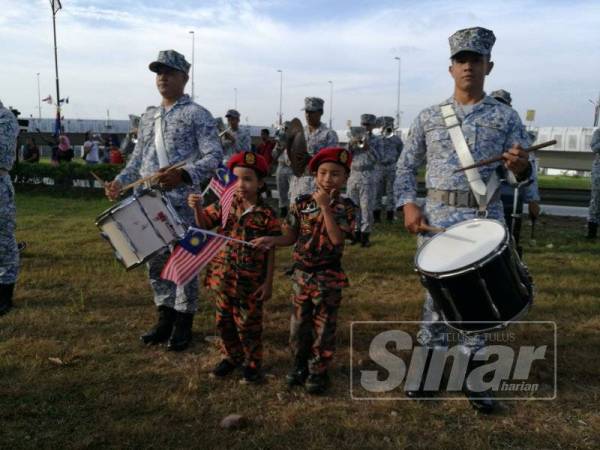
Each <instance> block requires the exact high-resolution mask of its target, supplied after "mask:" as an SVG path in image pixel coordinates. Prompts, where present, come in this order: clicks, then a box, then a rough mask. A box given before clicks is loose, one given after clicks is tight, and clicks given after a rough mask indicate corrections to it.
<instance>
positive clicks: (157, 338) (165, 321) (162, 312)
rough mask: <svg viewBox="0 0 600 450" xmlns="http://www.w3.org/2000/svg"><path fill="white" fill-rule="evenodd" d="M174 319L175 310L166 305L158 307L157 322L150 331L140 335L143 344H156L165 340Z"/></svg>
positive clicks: (169, 334)
mask: <svg viewBox="0 0 600 450" xmlns="http://www.w3.org/2000/svg"><path fill="white" fill-rule="evenodd" d="M174 321H175V310H174V309H173V308H169V307H168V306H159V307H158V322H157V323H156V325H155V326H154V328H152V329H151V330H150V331H148V332H147V333H146V334H144V335H142V336H140V339H141V341H142V342H143V343H144V344H148V345H156V344H160V343H161V342H167V340H168V339H169V336H171V331H172V329H173V322H174Z"/></svg>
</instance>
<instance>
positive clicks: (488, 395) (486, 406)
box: [462, 360, 498, 414]
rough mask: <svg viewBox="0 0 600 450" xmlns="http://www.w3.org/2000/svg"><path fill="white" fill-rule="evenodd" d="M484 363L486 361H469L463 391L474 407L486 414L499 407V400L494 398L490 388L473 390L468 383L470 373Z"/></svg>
mask: <svg viewBox="0 0 600 450" xmlns="http://www.w3.org/2000/svg"><path fill="white" fill-rule="evenodd" d="M482 364H485V363H484V362H482V361H473V360H471V361H470V362H469V366H468V367H467V373H466V374H465V381H464V382H463V387H462V391H463V394H465V396H466V397H467V398H468V399H469V403H471V406H472V407H473V409H475V410H477V411H479V412H482V413H484V414H491V413H493V412H494V411H496V410H497V409H498V402H497V401H496V400H495V399H494V394H493V392H492V390H491V389H488V390H485V391H472V390H471V389H470V388H469V386H468V384H467V379H468V378H469V374H470V373H471V372H472V371H473V370H474V369H476V368H477V367H479V366H481V365H482Z"/></svg>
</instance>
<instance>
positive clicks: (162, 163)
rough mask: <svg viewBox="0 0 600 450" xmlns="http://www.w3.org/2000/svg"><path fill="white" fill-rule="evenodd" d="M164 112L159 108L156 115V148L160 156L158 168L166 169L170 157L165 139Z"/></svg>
mask: <svg viewBox="0 0 600 450" xmlns="http://www.w3.org/2000/svg"><path fill="white" fill-rule="evenodd" d="M162 116H163V112H162V108H158V109H157V110H156V113H155V114H154V148H156V155H157V156H158V167H159V168H161V169H162V168H164V167H167V166H168V165H169V157H168V156H167V149H166V147H165V139H164V136H163V120H162Z"/></svg>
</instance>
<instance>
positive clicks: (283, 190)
mask: <svg viewBox="0 0 600 450" xmlns="http://www.w3.org/2000/svg"><path fill="white" fill-rule="evenodd" d="M293 176H294V172H292V163H291V161H290V158H289V157H288V155H287V151H285V150H283V151H282V152H281V154H280V155H279V157H278V158H277V171H276V172H275V178H276V179H277V193H278V194H279V207H280V208H289V207H290V184H291V181H292V177H293Z"/></svg>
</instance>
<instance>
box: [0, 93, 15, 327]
mask: <svg viewBox="0 0 600 450" xmlns="http://www.w3.org/2000/svg"><path fill="white" fill-rule="evenodd" d="M18 135H19V123H18V122H17V118H16V117H15V115H14V114H13V113H12V112H11V111H10V110H9V109H7V108H5V107H4V105H3V104H2V102H0V316H2V315H4V314H6V313H7V312H8V311H10V309H11V308H12V306H13V302H12V298H13V291H14V288H15V283H16V282H17V276H18V274H19V251H18V249H17V241H16V240H15V228H16V219H17V211H16V208H15V191H14V189H13V185H12V182H11V181H10V175H9V174H8V171H9V170H10V169H12V166H13V164H14V162H15V155H16V153H15V149H16V147H17V136H18Z"/></svg>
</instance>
